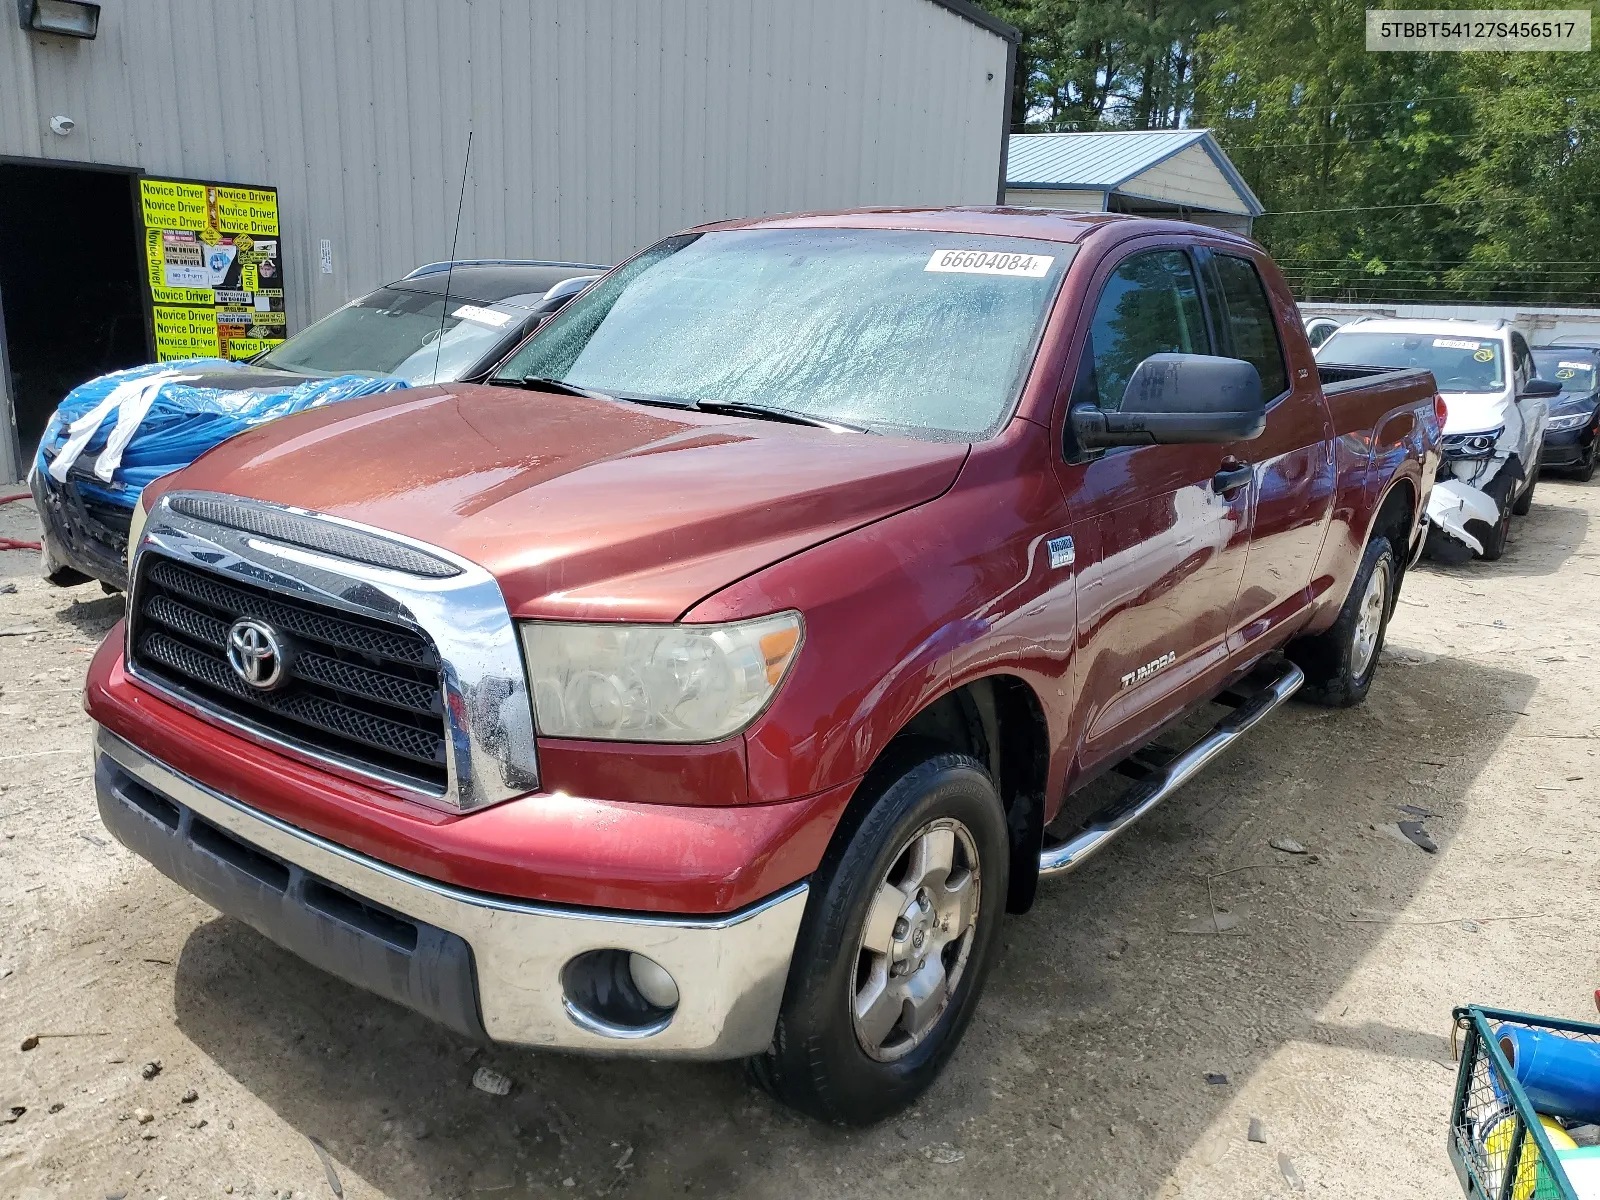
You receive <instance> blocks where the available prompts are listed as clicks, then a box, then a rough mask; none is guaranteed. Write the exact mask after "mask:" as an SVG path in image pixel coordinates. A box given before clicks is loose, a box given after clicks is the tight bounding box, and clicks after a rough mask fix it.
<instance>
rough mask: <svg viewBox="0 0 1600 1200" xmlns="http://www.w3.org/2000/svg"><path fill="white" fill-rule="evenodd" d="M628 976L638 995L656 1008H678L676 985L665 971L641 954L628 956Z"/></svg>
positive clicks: (658, 964)
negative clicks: (630, 976) (637, 990)
mask: <svg viewBox="0 0 1600 1200" xmlns="http://www.w3.org/2000/svg"><path fill="white" fill-rule="evenodd" d="M628 974H630V975H632V976H633V985H634V986H635V987H636V988H638V989H639V993H640V995H642V996H643V997H644V998H645V999H646V1000H648V1001H650V1003H651V1004H654V1005H655V1006H656V1007H657V1008H677V1007H678V985H677V983H676V982H674V980H673V978H672V976H671V975H668V974H667V969H666V968H665V967H663V966H662V965H661V964H660V963H658V962H656V961H655V960H654V959H650V958H646V957H645V956H644V955H642V954H630V955H628Z"/></svg>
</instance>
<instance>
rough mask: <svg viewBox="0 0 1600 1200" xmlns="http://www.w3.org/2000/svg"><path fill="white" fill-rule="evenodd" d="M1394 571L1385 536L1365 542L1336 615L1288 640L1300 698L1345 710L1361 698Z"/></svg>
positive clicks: (1372, 669) (1374, 667)
mask: <svg viewBox="0 0 1600 1200" xmlns="http://www.w3.org/2000/svg"><path fill="white" fill-rule="evenodd" d="M1398 574H1399V572H1398V569H1397V567H1396V563H1395V556H1394V550H1393V548H1392V547H1391V546H1390V545H1389V539H1388V538H1385V537H1375V538H1373V539H1372V540H1371V541H1370V542H1368V543H1367V549H1366V553H1365V554H1363V555H1362V557H1361V565H1360V567H1358V568H1357V569H1356V577H1355V580H1354V582H1353V583H1351V585H1350V594H1349V595H1348V596H1346V597H1345V601H1344V607H1343V608H1341V609H1340V610H1339V619H1338V620H1337V621H1335V622H1334V623H1333V626H1332V627H1331V628H1329V629H1328V630H1326V631H1325V632H1323V633H1319V634H1317V635H1316V636H1315V637H1308V638H1302V639H1301V640H1300V641H1298V642H1291V643H1290V644H1289V648H1288V655H1289V658H1290V660H1291V661H1292V662H1293V663H1294V664H1295V665H1296V666H1298V667H1299V668H1300V669H1301V670H1302V671H1304V672H1305V673H1306V682H1305V685H1304V686H1303V687H1302V688H1301V689H1300V695H1301V696H1303V697H1304V698H1305V699H1307V700H1311V701H1313V702H1315V703H1317V704H1325V705H1327V706H1328V707H1330V708H1348V707H1349V706H1350V705H1353V704H1360V703H1361V702H1362V701H1363V700H1365V699H1366V698H1367V692H1368V690H1369V689H1370V688H1371V687H1372V677H1373V676H1374V675H1376V674H1377V672H1378V657H1379V655H1380V654H1382V652H1383V638H1384V635H1385V633H1387V632H1388V629H1389V614H1390V613H1391V612H1392V611H1393V609H1394V597H1395V580H1396V578H1397V577H1398Z"/></svg>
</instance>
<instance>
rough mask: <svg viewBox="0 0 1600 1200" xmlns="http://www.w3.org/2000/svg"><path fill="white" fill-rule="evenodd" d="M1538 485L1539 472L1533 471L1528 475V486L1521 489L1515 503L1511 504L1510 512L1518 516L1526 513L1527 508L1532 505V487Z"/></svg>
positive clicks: (1523, 515)
mask: <svg viewBox="0 0 1600 1200" xmlns="http://www.w3.org/2000/svg"><path fill="white" fill-rule="evenodd" d="M1538 486H1539V472H1537V471H1535V472H1534V473H1533V474H1532V475H1530V476H1529V477H1528V486H1527V487H1525V488H1523V489H1522V494H1521V495H1520V496H1518V497H1517V501H1516V503H1515V504H1513V505H1512V506H1511V511H1512V513H1514V514H1515V515H1516V516H1519V517H1525V516H1527V515H1528V510H1529V509H1531V508H1532V507H1533V489H1534V488H1536V487H1538Z"/></svg>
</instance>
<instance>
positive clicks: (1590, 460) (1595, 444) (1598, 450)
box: [1572, 434, 1600, 483]
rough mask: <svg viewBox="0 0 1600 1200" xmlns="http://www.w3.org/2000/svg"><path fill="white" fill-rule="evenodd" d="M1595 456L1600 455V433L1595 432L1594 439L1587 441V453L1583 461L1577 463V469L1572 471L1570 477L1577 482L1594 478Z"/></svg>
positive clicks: (1586, 481) (1585, 481) (1584, 481)
mask: <svg viewBox="0 0 1600 1200" xmlns="http://www.w3.org/2000/svg"><path fill="white" fill-rule="evenodd" d="M1597 457H1600V434H1596V435H1595V438H1594V440H1593V441H1592V442H1590V443H1589V453H1588V455H1587V456H1586V457H1585V458H1584V460H1583V462H1581V463H1579V464H1578V469H1577V470H1576V471H1574V472H1573V473H1572V477H1573V478H1574V479H1576V480H1577V481H1578V482H1579V483H1588V482H1589V481H1590V480H1591V479H1593V478H1594V468H1595V459H1596V458H1597Z"/></svg>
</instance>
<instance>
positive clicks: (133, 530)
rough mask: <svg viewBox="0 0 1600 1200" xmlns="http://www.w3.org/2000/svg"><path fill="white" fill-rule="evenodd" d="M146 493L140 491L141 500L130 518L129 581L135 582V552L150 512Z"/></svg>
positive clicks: (134, 507) (130, 582)
mask: <svg viewBox="0 0 1600 1200" xmlns="http://www.w3.org/2000/svg"><path fill="white" fill-rule="evenodd" d="M145 495H146V493H145V492H144V491H140V493H139V502H138V503H137V504H135V505H134V506H133V516H132V517H130V518H129V519H128V562H127V567H128V583H129V584H130V585H131V584H132V583H133V552H134V551H135V550H137V549H138V548H139V539H140V538H142V537H143V536H144V522H145V518H146V517H148V516H149V515H150V513H149V512H148V511H147V510H146V509H145V506H144V498H145Z"/></svg>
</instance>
